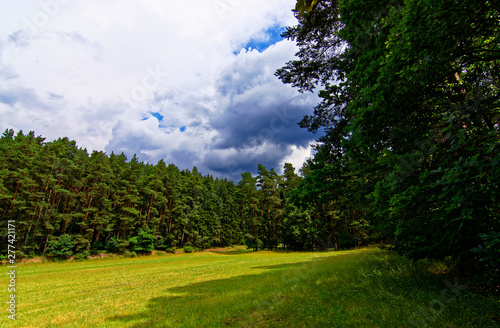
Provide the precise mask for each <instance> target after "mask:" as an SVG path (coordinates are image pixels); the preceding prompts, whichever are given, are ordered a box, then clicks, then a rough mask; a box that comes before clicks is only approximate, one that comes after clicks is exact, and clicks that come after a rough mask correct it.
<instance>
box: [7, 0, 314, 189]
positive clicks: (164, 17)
mask: <svg viewBox="0 0 500 328" xmlns="http://www.w3.org/2000/svg"><path fill="white" fill-rule="evenodd" d="M294 5H295V1H294V0H273V1H267V0H252V1H251V2H250V1H245V0H193V1H189V2H180V1H176V2H168V5H167V4H166V2H165V1H161V0H144V1H140V2H139V1H137V2H131V1H129V2H125V1H118V0H109V1H100V0H71V1H69V0H42V1H22V2H21V1H16V2H14V1H12V2H8V3H6V4H3V8H2V11H1V12H0V129H2V131H3V130H5V129H7V128H9V129H10V128H12V129H14V130H16V131H18V130H23V131H26V132H28V131H31V130H33V131H35V132H36V134H37V135H42V136H44V137H46V138H47V139H48V140H53V139H57V138H59V137H69V138H70V139H73V140H76V142H77V144H78V145H79V146H81V147H84V148H87V150H88V151H92V150H102V151H105V152H107V153H108V154H109V153H111V152H114V153H121V152H123V153H125V155H127V157H129V158H131V157H132V155H133V154H137V156H138V157H139V159H140V160H142V161H145V162H150V163H153V164H154V163H156V162H157V161H159V160H160V159H163V160H164V161H165V162H167V163H174V164H175V165H177V166H178V167H179V168H181V169H185V168H187V169H191V168H192V167H193V166H196V167H197V168H198V170H199V171H200V172H202V173H203V174H213V175H214V176H218V177H227V178H230V179H232V180H234V181H238V180H239V177H240V174H241V173H243V172H245V171H250V172H252V173H255V172H256V169H257V165H258V164H259V163H262V164H263V165H265V166H266V167H268V168H271V167H274V168H275V169H276V170H277V171H278V172H281V168H282V166H283V164H284V163H285V162H292V163H293V164H294V165H295V166H296V167H297V168H299V167H300V166H301V165H302V163H303V161H304V160H305V159H306V158H308V157H309V156H311V150H310V147H309V145H310V143H311V142H313V140H314V138H315V136H314V135H312V134H310V133H308V132H307V131H305V130H302V129H300V128H299V127H298V126H297V124H296V123H297V122H298V121H300V119H301V118H302V117H303V116H304V115H307V114H310V113H311V112H312V108H313V107H314V105H315V104H316V102H317V98H316V96H315V95H312V94H300V93H298V92H297V91H296V90H294V89H293V88H291V87H290V86H287V85H284V84H282V83H281V81H280V80H279V79H277V78H276V77H275V76H274V72H275V71H276V69H277V68H280V67H281V66H283V65H284V64H285V63H286V62H287V61H289V60H291V59H293V58H294V54H295V52H296V51H297V48H296V45H295V44H294V43H292V42H290V41H287V40H282V39H281V37H280V34H281V33H282V32H283V31H284V30H285V27H286V26H290V25H293V24H295V22H296V20H295V18H294V17H293V14H292V12H291V8H293V7H294Z"/></svg>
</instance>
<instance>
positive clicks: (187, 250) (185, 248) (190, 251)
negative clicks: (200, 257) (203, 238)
mask: <svg viewBox="0 0 500 328" xmlns="http://www.w3.org/2000/svg"><path fill="white" fill-rule="evenodd" d="M193 251H194V247H193V246H184V253H192V252H193Z"/></svg>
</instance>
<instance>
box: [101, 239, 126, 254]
mask: <svg viewBox="0 0 500 328" xmlns="http://www.w3.org/2000/svg"><path fill="white" fill-rule="evenodd" d="M129 244H130V242H129V241H127V240H122V239H118V238H115V237H111V238H110V239H109V240H108V241H107V242H106V250H107V251H108V252H109V253H115V254H121V253H123V252H125V251H126V250H127V247H128V246H129Z"/></svg>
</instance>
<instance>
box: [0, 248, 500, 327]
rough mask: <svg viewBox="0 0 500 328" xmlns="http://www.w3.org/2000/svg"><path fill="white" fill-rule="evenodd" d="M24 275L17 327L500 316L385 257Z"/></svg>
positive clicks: (225, 256)
mask: <svg viewBox="0 0 500 328" xmlns="http://www.w3.org/2000/svg"><path fill="white" fill-rule="evenodd" d="M3 268H4V271H6V272H7V268H6V267H3ZM17 274H18V277H17V300H18V303H17V306H18V307H17V313H18V314H17V320H16V321H15V322H10V321H11V320H8V318H7V315H8V313H7V311H5V312H4V313H5V314H4V316H3V318H0V323H6V324H8V326H12V327H227V326H234V327H411V326H412V323H413V325H414V326H422V327H423V326H425V325H428V326H430V327H490V326H494V325H495V324H497V323H495V321H494V320H498V315H497V314H496V313H499V312H500V307H499V303H498V299H497V300H492V299H488V298H484V297H480V296H474V295H473V294H472V293H470V292H469V291H468V290H461V289H460V290H458V289H457V290H455V292H456V294H459V295H458V297H457V295H456V294H454V293H453V292H450V293H448V294H446V295H447V298H444V299H443V298H442V294H443V290H446V288H448V287H447V284H446V282H445V280H444V279H445V277H444V276H436V275H431V274H428V273H426V271H425V270H417V269H416V267H415V266H414V265H413V264H412V263H411V262H410V261H408V260H406V259H404V258H402V257H398V256H396V255H393V254H389V253H386V252H383V251H380V250H376V249H363V250H354V251H342V252H314V253H313V252H310V253H307V252H288V253H287V252H269V251H261V252H251V253H249V252H242V251H241V250H240V251H233V252H230V251H226V252H200V253H193V254H182V255H166V256H149V257H138V258H134V259H104V260H92V261H83V262H66V263H43V264H41V263H39V264H20V265H19V267H18V269H17ZM5 276H6V275H5ZM448 279H451V278H449V277H448ZM0 282H1V283H2V286H5V287H4V288H2V291H1V294H0V295H1V296H2V299H5V300H8V294H9V293H8V292H7V287H6V286H7V285H8V283H7V279H6V278H5V277H3V278H2V280H1V281H0ZM451 283H453V281H451ZM453 295H454V297H451V296H453ZM439 302H440V303H439ZM4 304H5V303H4ZM495 316H496V317H495ZM2 326H6V325H2Z"/></svg>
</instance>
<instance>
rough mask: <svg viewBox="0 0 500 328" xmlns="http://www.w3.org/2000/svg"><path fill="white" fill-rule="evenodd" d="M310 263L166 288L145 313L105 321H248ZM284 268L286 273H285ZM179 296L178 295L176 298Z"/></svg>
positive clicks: (220, 323) (206, 324) (166, 323)
mask: <svg viewBox="0 0 500 328" xmlns="http://www.w3.org/2000/svg"><path fill="white" fill-rule="evenodd" d="M310 264H311V262H310V261H304V262H298V263H292V264H279V265H275V266H263V267H254V268H253V269H257V268H260V269H269V270H270V271H267V272H263V273H260V274H249V275H241V276H236V277H232V278H228V279H219V280H210V281H204V282H200V283H193V284H190V285H187V286H182V287H174V288H168V289H165V290H164V291H163V294H166V295H168V294H174V295H175V294H177V295H175V296H174V295H172V296H162V297H157V298H152V299H150V300H149V303H148V304H147V308H146V310H143V311H141V312H138V313H134V314H130V315H124V316H115V317H110V318H107V321H118V322H121V323H122V324H124V325H126V326H128V327H136V328H137V327H194V326H196V327H224V326H234V325H239V324H240V322H246V321H248V316H249V315H251V314H252V313H254V314H258V313H263V312H265V311H266V310H268V307H269V304H270V303H274V302H276V300H280V299H281V298H283V297H284V296H283V295H285V294H287V293H289V290H288V289H287V288H289V286H287V281H290V277H285V274H287V275H296V276H294V277H292V279H295V280H300V279H302V278H303V277H301V275H304V270H301V268H306V267H307V265H310ZM285 269H287V270H285ZM179 294H180V295H182V296H178V295H179Z"/></svg>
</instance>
